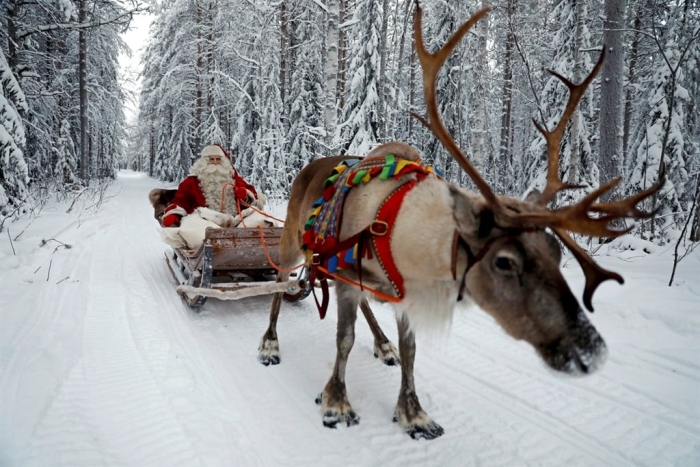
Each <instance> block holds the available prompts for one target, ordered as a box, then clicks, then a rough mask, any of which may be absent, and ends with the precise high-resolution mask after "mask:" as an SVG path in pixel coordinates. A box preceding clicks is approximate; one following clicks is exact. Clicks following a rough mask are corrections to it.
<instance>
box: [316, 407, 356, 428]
mask: <svg viewBox="0 0 700 467" xmlns="http://www.w3.org/2000/svg"><path fill="white" fill-rule="evenodd" d="M338 423H346V424H347V426H353V425H357V424H359V423H360V416H359V415H357V414H356V413H355V411H354V410H350V411H349V412H347V413H345V414H343V413H340V412H338V411H336V410H327V411H326V413H324V414H323V426H325V427H328V428H337V426H338Z"/></svg>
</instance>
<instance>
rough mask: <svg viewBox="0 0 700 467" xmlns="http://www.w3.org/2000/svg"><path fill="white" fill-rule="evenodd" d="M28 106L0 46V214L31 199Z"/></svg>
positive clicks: (6, 212)
mask: <svg viewBox="0 0 700 467" xmlns="http://www.w3.org/2000/svg"><path fill="white" fill-rule="evenodd" d="M27 110H28V107H27V102H26V98H25V96H24V92H23V91H22V89H21V88H20V86H19V83H18V82H17V80H16V79H15V76H14V75H13V74H12V71H11V70H10V67H9V65H8V63H7V59H6V58H5V54H4V52H3V51H2V49H0V215H3V216H4V215H7V214H8V213H10V212H11V211H13V210H14V209H16V208H18V207H21V206H22V205H23V204H24V203H26V202H27V200H28V185H29V176H28V169H27V163H26V162H25V160H24V154H23V152H22V149H23V148H24V145H25V134H24V125H23V123H22V119H21V116H20V112H26V111H27Z"/></svg>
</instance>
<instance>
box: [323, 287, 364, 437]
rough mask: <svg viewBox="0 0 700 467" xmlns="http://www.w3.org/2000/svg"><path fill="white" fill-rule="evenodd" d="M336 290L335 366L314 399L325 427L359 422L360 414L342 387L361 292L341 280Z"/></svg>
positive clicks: (352, 340)
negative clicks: (318, 394) (319, 408)
mask: <svg viewBox="0 0 700 467" xmlns="http://www.w3.org/2000/svg"><path fill="white" fill-rule="evenodd" d="M336 294H337V296H338V332H337V340H336V346H337V354H336V358H335V367H334V368H333V374H332V375H331V378H330V380H328V384H326V387H325V389H324V390H323V394H321V395H320V396H319V397H318V398H317V399H316V403H317V404H322V409H321V410H322V412H323V425H324V426H327V427H328V428H335V427H336V426H337V424H338V423H339V422H344V423H346V424H347V426H352V425H357V424H358V423H360V417H359V416H358V415H357V414H356V413H355V411H354V410H353V409H352V406H351V405H350V402H349V401H348V396H347V392H346V389H345V367H346V365H347V362H348V355H349V354H350V350H352V346H353V344H354V343H355V321H356V320H357V304H358V301H359V298H360V296H359V294H358V293H357V291H356V290H355V289H354V288H352V287H351V286H348V285H345V284H342V283H339V284H338V285H337V288H336Z"/></svg>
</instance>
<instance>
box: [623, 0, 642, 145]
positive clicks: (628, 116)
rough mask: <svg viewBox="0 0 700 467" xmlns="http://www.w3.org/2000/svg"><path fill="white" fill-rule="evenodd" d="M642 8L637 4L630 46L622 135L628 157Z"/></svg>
mask: <svg viewBox="0 0 700 467" xmlns="http://www.w3.org/2000/svg"><path fill="white" fill-rule="evenodd" d="M641 16H642V8H641V6H637V10H636V13H635V18H634V32H633V34H634V39H633V40H632V46H631V48H630V63H629V70H628V72H627V91H626V93H625V123H624V125H623V135H622V154H623V155H624V156H625V157H627V151H628V149H629V139H630V125H631V123H632V97H633V96H632V90H633V86H634V85H635V84H636V83H635V79H636V76H635V71H636V68H637V54H638V50H639V40H640V38H641V37H642V36H641V34H639V32H638V31H639V30H640V29H641V27H642V18H641Z"/></svg>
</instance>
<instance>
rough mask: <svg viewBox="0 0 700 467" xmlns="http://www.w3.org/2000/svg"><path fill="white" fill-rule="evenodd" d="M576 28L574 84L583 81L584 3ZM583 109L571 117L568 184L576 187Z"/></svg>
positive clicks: (577, 9) (579, 4)
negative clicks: (582, 36)
mask: <svg viewBox="0 0 700 467" xmlns="http://www.w3.org/2000/svg"><path fill="white" fill-rule="evenodd" d="M575 8H576V27H575V29H574V69H573V75H572V80H573V82H574V83H578V82H580V81H581V52H580V50H581V42H582V38H581V34H582V31H581V30H582V29H583V3H582V2H581V1H580V0H579V1H577V2H576V5H575ZM580 134H581V109H580V108H578V107H577V108H576V109H575V110H574V114H573V115H572V116H571V154H570V157H569V168H568V169H569V172H568V175H569V176H568V180H567V181H568V182H569V183H571V184H574V185H577V184H578V181H579V166H580V165H581V143H580V141H579V139H580Z"/></svg>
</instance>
